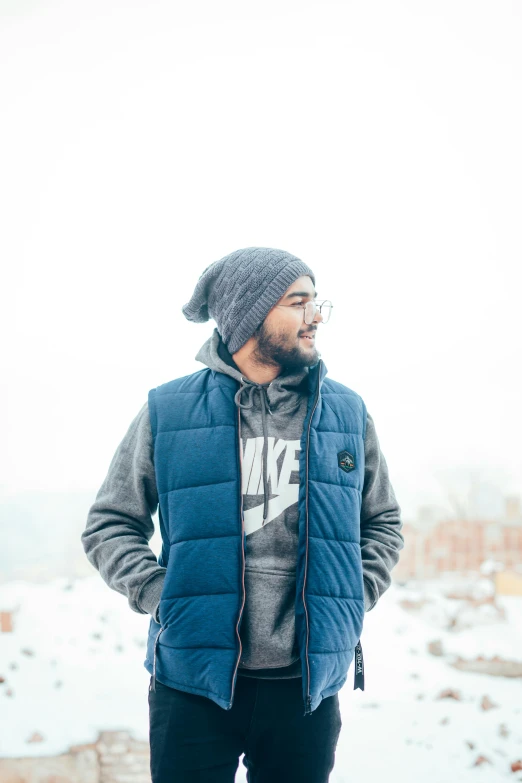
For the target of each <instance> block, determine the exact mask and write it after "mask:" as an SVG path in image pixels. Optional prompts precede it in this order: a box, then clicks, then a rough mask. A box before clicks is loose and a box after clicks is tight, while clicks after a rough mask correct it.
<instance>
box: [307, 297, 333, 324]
mask: <svg viewBox="0 0 522 783" xmlns="http://www.w3.org/2000/svg"><path fill="white" fill-rule="evenodd" d="M317 310H319V312H320V313H321V315H322V316H323V323H324V324H326V323H328V321H329V319H330V314H331V312H332V303H331V302H329V301H328V300H326V301H324V302H321V303H320V304H316V303H315V302H311V301H310V302H307V303H306V305H305V317H304V320H305V324H308V325H310V324H311V323H313V320H314V318H315V313H316V311H317Z"/></svg>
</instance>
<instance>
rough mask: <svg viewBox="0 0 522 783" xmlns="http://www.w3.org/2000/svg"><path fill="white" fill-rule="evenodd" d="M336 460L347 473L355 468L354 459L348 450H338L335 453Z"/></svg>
mask: <svg viewBox="0 0 522 783" xmlns="http://www.w3.org/2000/svg"><path fill="white" fill-rule="evenodd" d="M337 462H338V464H339V467H340V468H341V470H344V472H345V473H349V472H350V471H351V470H353V469H354V468H355V459H354V458H353V457H352V455H351V454H350V452H349V451H340V452H339V454H338V455H337Z"/></svg>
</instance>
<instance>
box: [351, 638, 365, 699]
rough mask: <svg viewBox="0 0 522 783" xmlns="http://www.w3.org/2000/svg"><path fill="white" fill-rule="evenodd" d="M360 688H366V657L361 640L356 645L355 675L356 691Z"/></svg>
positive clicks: (354, 684)
mask: <svg viewBox="0 0 522 783" xmlns="http://www.w3.org/2000/svg"><path fill="white" fill-rule="evenodd" d="M357 688H360V689H361V691H363V690H364V659H363V651H362V644H361V640H360V639H359V641H358V642H357V644H356V645H355V677H354V683H353V689H354V691H355V690H357Z"/></svg>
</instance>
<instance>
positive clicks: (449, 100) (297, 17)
mask: <svg viewBox="0 0 522 783" xmlns="http://www.w3.org/2000/svg"><path fill="white" fill-rule="evenodd" d="M0 11H1V17H0V22H1V24H0V107H1V108H0V112H1V119H0V215H1V219H2V223H3V226H2V229H1V232H0V258H1V261H2V278H1V279H2V282H3V286H2V289H3V290H2V324H1V327H2V334H3V335H4V337H5V338H6V339H5V342H4V349H3V358H2V376H3V377H2V382H1V389H0V393H1V399H0V403H1V406H0V434H1V436H2V443H3V444H4V448H3V449H2V457H1V459H2V461H1V464H0V470H1V476H0V493H2V494H5V493H12V492H25V491H31V490H49V491H51V492H54V491H74V490H80V489H81V490H85V489H92V491H93V492H95V491H96V490H97V489H98V486H99V484H100V483H101V481H102V480H103V477H104V475H105V473H106V470H107V467H108V464H109V462H110V459H111V457H112V454H113V453H114V450H115V449H116V447H117V445H118V443H119V441H120V440H121V438H122V437H123V435H124V433H125V431H126V429H127V427H128V425H129V424H130V421H131V420H132V418H133V417H134V416H135V415H136V413H137V412H138V410H139V408H140V407H141V405H142V404H143V403H144V402H145V400H146V397H147V392H148V390H149V389H150V388H152V387H154V386H157V385H159V384H160V383H163V382H165V381H168V380H170V379H172V378H175V377H178V376H180V375H185V374H187V373H189V372H193V371H194V370H197V369H200V368H201V367H202V365H200V364H199V363H197V362H196V361H195V360H194V356H195V354H196V352H197V350H198V348H199V346H200V345H201V344H202V343H203V341H204V340H205V339H206V337H207V336H208V334H210V332H211V330H212V328H213V327H214V323H213V322H209V323H208V324H205V325H196V324H191V323H189V322H187V321H186V320H185V319H184V317H183V315H182V314H181V306H182V305H183V304H184V303H185V302H186V301H187V300H188V299H189V297H190V294H191V292H192V290H193V287H194V285H195V283H196V282H197V278H198V276H199V274H200V273H201V272H202V270H203V269H204V268H205V267H206V266H208V264H209V263H211V262H212V261H214V260H216V259H218V258H221V257H222V256H224V255H225V254H227V253H229V252H231V251H232V250H235V249H237V248H240V247H246V246H251V245H262V246H269V247H281V248H284V249H286V250H288V251H290V252H291V253H294V254H296V255H298V256H300V257H301V258H303V259H304V260H305V261H306V262H307V263H308V264H309V265H310V266H311V267H312V268H313V269H314V271H315V274H316V278H317V290H318V292H319V294H320V296H321V297H328V298H331V299H332V301H333V303H334V305H335V310H334V314H335V317H334V318H333V319H332V320H331V322H330V323H329V324H328V325H327V326H324V327H321V330H320V332H321V335H320V338H319V340H318V347H319V349H320V350H321V352H322V356H323V359H324V360H325V363H326V365H327V367H328V370H329V374H330V376H331V377H332V378H334V379H336V380H339V381H341V382H343V383H345V384H347V385H348V386H350V387H351V388H353V389H355V390H356V391H357V392H358V393H359V394H360V395H361V396H362V397H363V399H364V400H365V402H366V404H367V407H368V410H369V412H370V413H371V414H372V416H373V417H374V420H375V423H376V428H377V433H378V436H379V438H380V442H381V447H382V449H383V452H384V454H385V457H386V460H387V462H388V466H389V469H390V476H391V479H392V483H393V485H394V488H395V491H396V494H397V497H398V499H399V502H400V503H401V505H402V507H403V511H404V513H405V514H412V513H414V511H415V507H416V505H417V504H418V503H423V502H438V501H439V500H441V499H442V500H443V499H444V495H445V491H446V490H445V489H444V487H443V484H444V483H446V484H448V483H451V482H457V483H456V484H455V487H456V491H464V489H466V481H467V477H468V474H469V472H470V471H472V472H474V475H475V476H478V477H479V480H481V481H484V482H486V483H487V482H490V483H491V484H492V485H495V486H498V487H499V488H500V489H501V491H502V492H512V493H519V492H521V487H522V457H521V453H522V451H521V445H520V436H521V433H522V427H521V424H522V414H521V410H520V401H521V387H522V382H521V369H520V347H519V344H520V331H521V330H520V282H521V278H520V271H519V270H520V263H521V250H522V239H521V232H520V216H521V215H522V191H521V186H520V183H521V181H522V152H521V149H522V147H521V143H520V139H521V138H522V103H521V90H522V54H521V52H522V47H521V45H520V41H521V40H522V4H521V3H520V2H516V3H515V2H505V1H503V0H491V1H490V2H480V1H479V2H477V0H473V2H471V1H470V2H468V1H467V0H437V2H431V1H430V2H427V1H424V2H418V1H417V2H414V0H411V1H410V2H406V1H404V0H401V1H397V2H389V0H375V2H372V3H362V2H346V0H345V2H324V0H320V1H319V0H316V1H314V2H309V1H307V0H299V1H298V2H297V1H295V0H286V1H285V0H277V2H276V1H275V0H264V2H263V3H252V2H247V1H245V0H241V2H239V1H237V2H231V0H225V1H224V2H219V3H215V2H193V3H183V4H182V3H179V2H171V1H169V2H167V0H156V1H154V0H152V1H151V0H146V1H145V0H143V1H142V2H128V0H126V2H125V3H123V2H115V0H103V2H100V0H89V1H88V2H86V1H85V0H75V2H74V3H65V2H44V1H43V0H32V1H31V2H29V1H28V0H9V2H8V1H7V0H0Z"/></svg>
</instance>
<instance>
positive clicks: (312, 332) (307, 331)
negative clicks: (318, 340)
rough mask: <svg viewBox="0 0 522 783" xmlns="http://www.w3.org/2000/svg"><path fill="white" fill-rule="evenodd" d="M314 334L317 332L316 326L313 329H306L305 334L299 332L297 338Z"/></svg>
mask: <svg viewBox="0 0 522 783" xmlns="http://www.w3.org/2000/svg"><path fill="white" fill-rule="evenodd" d="M315 332H317V326H315V327H314V328H313V329H307V330H306V332H299V336H300V337H301V336H302V335H303V334H314V333H315Z"/></svg>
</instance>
